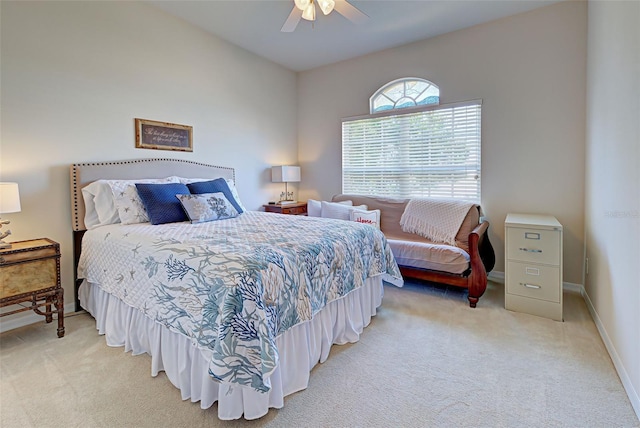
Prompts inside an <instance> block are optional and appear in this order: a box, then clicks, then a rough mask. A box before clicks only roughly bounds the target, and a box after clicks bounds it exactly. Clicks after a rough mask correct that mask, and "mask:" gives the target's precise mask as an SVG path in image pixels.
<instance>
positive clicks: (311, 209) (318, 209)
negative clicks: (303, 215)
mask: <svg viewBox="0 0 640 428" xmlns="http://www.w3.org/2000/svg"><path fill="white" fill-rule="evenodd" d="M327 203H329V204H342V205H353V202H352V201H349V200H347V201H341V202H327ZM307 216H308V217H322V204H321V201H316V200H315V199H309V200H308V201H307Z"/></svg>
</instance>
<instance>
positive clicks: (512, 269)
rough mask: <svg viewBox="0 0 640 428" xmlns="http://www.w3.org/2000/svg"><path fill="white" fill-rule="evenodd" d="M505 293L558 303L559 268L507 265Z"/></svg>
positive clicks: (519, 263) (520, 264) (525, 264)
mask: <svg viewBox="0 0 640 428" xmlns="http://www.w3.org/2000/svg"><path fill="white" fill-rule="evenodd" d="M506 284H507V293H509V294H515V295H518V296H522V297H531V298H534V299H540V300H547V301H549V302H560V293H561V290H562V288H561V286H560V268H559V267H550V266H540V265H534V264H531V263H521V262H508V263H507V278H506Z"/></svg>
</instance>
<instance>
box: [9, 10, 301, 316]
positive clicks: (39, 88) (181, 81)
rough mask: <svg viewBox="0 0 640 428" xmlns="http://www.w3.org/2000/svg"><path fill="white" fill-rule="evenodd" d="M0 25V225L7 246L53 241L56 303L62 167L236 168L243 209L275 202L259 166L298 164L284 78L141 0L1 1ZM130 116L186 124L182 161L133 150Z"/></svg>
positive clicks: (63, 237) (66, 210)
mask: <svg viewBox="0 0 640 428" xmlns="http://www.w3.org/2000/svg"><path fill="white" fill-rule="evenodd" d="M1 19H2V21H1V24H2V25H1V82H0V83H1V88H2V94H1V95H2V99H1V106H0V107H1V111H2V118H1V121H2V122H1V125H2V127H1V135H0V137H1V140H0V141H1V146H0V150H1V152H0V154H1V163H0V174H1V175H0V180H2V181H17V182H18V183H19V185H20V196H21V201H22V212H20V213H17V214H5V215H3V218H7V219H10V220H11V221H12V224H11V230H12V231H13V235H12V236H11V237H10V238H11V239H10V240H14V241H15V240H21V239H30V238H37V237H49V238H51V239H53V240H55V241H58V242H59V243H60V244H61V248H62V282H63V285H64V288H65V295H66V302H67V303H70V302H72V301H73V285H72V284H73V269H72V260H73V257H72V233H71V214H70V213H71V210H70V206H71V204H70V201H69V166H70V165H71V164H72V163H75V162H91V161H106V160H121V159H136V158H152V157H170V158H181V159H187V160H194V161H199V162H204V163H212V164H215V165H223V166H231V167H235V168H236V179H237V185H238V190H239V194H240V196H241V199H242V200H243V202H244V203H245V205H246V206H247V208H249V209H257V208H259V207H260V205H261V204H263V203H266V202H267V201H268V200H270V199H273V198H274V197H275V196H277V195H278V194H279V192H280V190H281V186H279V185H277V184H272V183H270V175H269V174H270V172H269V170H268V168H269V167H270V166H271V165H273V164H278V163H295V162H296V161H297V141H296V135H297V129H296V121H297V117H296V96H295V94H296V78H297V77H296V74H295V73H294V72H292V71H289V70H286V69H285V68H283V67H280V66H278V65H275V64H274V63H271V62H268V61H266V60H264V59H262V58H260V57H258V56H256V55H254V54H251V53H249V52H247V51H245V50H243V49H240V48H237V47H235V46H233V45H230V44H228V43H227V42H224V41H222V40H221V39H218V38H215V37H212V36H210V35H208V34H206V33H205V32H203V31H202V30H200V29H197V28H196V27H194V26H191V25H189V24H187V23H186V22H184V21H182V20H180V19H177V18H175V17H172V16H170V15H168V14H166V13H164V12H162V11H160V10H158V9H156V8H153V7H150V6H147V5H145V4H144V3H140V2H5V1H3V2H1ZM274 107H277V108H274ZM136 117H137V118H143V119H151V120H160V121H166V122H173V123H179V124H185V125H191V126H193V137H194V142H193V144H194V151H193V153H180V152H171V151H161V150H148V149H136V148H135V147H134V146H135V134H134V118H136ZM7 320H9V318H3V319H2V322H3V324H5V325H6V324H7Z"/></svg>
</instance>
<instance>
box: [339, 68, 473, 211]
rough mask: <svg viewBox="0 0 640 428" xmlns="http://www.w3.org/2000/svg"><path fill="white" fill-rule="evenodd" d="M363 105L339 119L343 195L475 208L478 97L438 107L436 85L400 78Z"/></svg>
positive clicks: (438, 100) (424, 81)
mask: <svg viewBox="0 0 640 428" xmlns="http://www.w3.org/2000/svg"><path fill="white" fill-rule="evenodd" d="M369 103H370V109H371V114H370V115H367V116H360V117H352V118H346V119H343V120H342V193H347V194H357V195H378V196H392V197H402V198H416V197H433V198H454V199H466V200H471V201H474V202H477V203H480V157H481V156H480V142H481V130H480V119H481V112H482V100H473V101H465V102H459V103H453V104H440V90H439V88H438V87H437V86H436V85H434V84H433V83H431V82H429V81H428V80H424V79H417V78H404V79H398V80H394V81H393V82H389V83H387V84H386V85H384V86H383V87H382V88H380V89H378V91H376V93H375V94H374V95H373V96H372V97H371V98H370V99H369ZM403 109H404V110H403Z"/></svg>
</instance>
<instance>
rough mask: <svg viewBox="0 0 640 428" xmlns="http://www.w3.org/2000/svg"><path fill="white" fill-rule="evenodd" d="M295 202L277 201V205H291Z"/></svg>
mask: <svg viewBox="0 0 640 428" xmlns="http://www.w3.org/2000/svg"><path fill="white" fill-rule="evenodd" d="M297 203H298V201H278V205H293V204H297Z"/></svg>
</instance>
